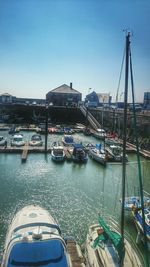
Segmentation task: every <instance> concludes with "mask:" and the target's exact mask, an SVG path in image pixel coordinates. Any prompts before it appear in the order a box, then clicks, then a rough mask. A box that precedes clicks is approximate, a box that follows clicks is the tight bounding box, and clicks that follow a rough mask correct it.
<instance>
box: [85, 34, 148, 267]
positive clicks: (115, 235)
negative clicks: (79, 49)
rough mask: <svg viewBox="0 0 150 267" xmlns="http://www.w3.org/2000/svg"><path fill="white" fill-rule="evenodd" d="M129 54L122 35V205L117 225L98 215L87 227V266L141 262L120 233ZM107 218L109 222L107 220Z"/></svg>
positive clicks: (139, 264)
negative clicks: (123, 63)
mask: <svg viewBox="0 0 150 267" xmlns="http://www.w3.org/2000/svg"><path fill="white" fill-rule="evenodd" d="M129 53H130V33H128V34H127V35H126V68H125V69H126V75H125V93H124V103H125V108H124V135H123V136H124V138H123V160H122V205H121V222H120V224H119V225H118V223H117V222H116V221H115V220H114V219H113V218H111V217H110V216H109V214H108V212H107V210H105V212H106V213H107V215H105V216H104V215H103V214H101V215H99V218H98V224H94V225H91V226H90V227H89V231H88V234H87V239H86V245H85V247H86V259H87V265H88V267H93V266H94V267H99V266H105V267H112V266H115V267H116V266H118V267H131V266H132V267H142V266H144V263H143V260H142V259H141V257H140V252H139V251H137V250H136V248H135V244H134V243H133V242H132V241H131V239H130V237H129V236H128V235H126V233H125V230H124V199H125V179H126V123H127V116H126V114H127V95H128V82H127V80H128V67H129V66H128V65H129V61H128V58H129ZM108 216H109V219H107V218H108Z"/></svg>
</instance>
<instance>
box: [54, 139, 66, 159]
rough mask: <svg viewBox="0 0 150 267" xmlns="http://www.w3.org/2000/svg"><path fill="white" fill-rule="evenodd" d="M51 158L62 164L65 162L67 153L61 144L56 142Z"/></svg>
mask: <svg viewBox="0 0 150 267" xmlns="http://www.w3.org/2000/svg"><path fill="white" fill-rule="evenodd" d="M51 156H52V159H53V160H54V161H57V162H62V161H64V160H65V151H64V148H63V146H61V145H60V144H59V143H57V142H55V143H54V145H53V147H52V151H51Z"/></svg>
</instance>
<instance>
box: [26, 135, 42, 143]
mask: <svg viewBox="0 0 150 267" xmlns="http://www.w3.org/2000/svg"><path fill="white" fill-rule="evenodd" d="M29 145H30V146H42V145H43V141H42V137H41V135H40V134H34V135H32V137H31V141H29Z"/></svg>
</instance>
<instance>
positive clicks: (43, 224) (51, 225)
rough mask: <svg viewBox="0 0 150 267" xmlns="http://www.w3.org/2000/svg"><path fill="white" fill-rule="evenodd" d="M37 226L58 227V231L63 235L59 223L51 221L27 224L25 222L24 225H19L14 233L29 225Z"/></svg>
mask: <svg viewBox="0 0 150 267" xmlns="http://www.w3.org/2000/svg"><path fill="white" fill-rule="evenodd" d="M35 226H38V227H39V226H45V227H48V228H54V229H57V231H58V232H59V234H60V235H61V230H60V228H59V226H58V225H57V224H51V223H43V222H41V223H40V222H37V223H27V224H23V225H20V226H18V227H16V228H15V229H14V231H13V232H14V233H16V232H17V231H19V230H21V229H23V228H27V227H30V228H31V227H35Z"/></svg>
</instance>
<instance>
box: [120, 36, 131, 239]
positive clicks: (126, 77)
mask: <svg viewBox="0 0 150 267" xmlns="http://www.w3.org/2000/svg"><path fill="white" fill-rule="evenodd" d="M129 54H130V33H127V35H126V56H125V92H124V120H123V122H124V123H123V159H122V209H121V235H122V239H123V242H124V200H125V180H126V139H127V138H126V137H127V130H126V129H127V102H128V77H129Z"/></svg>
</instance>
